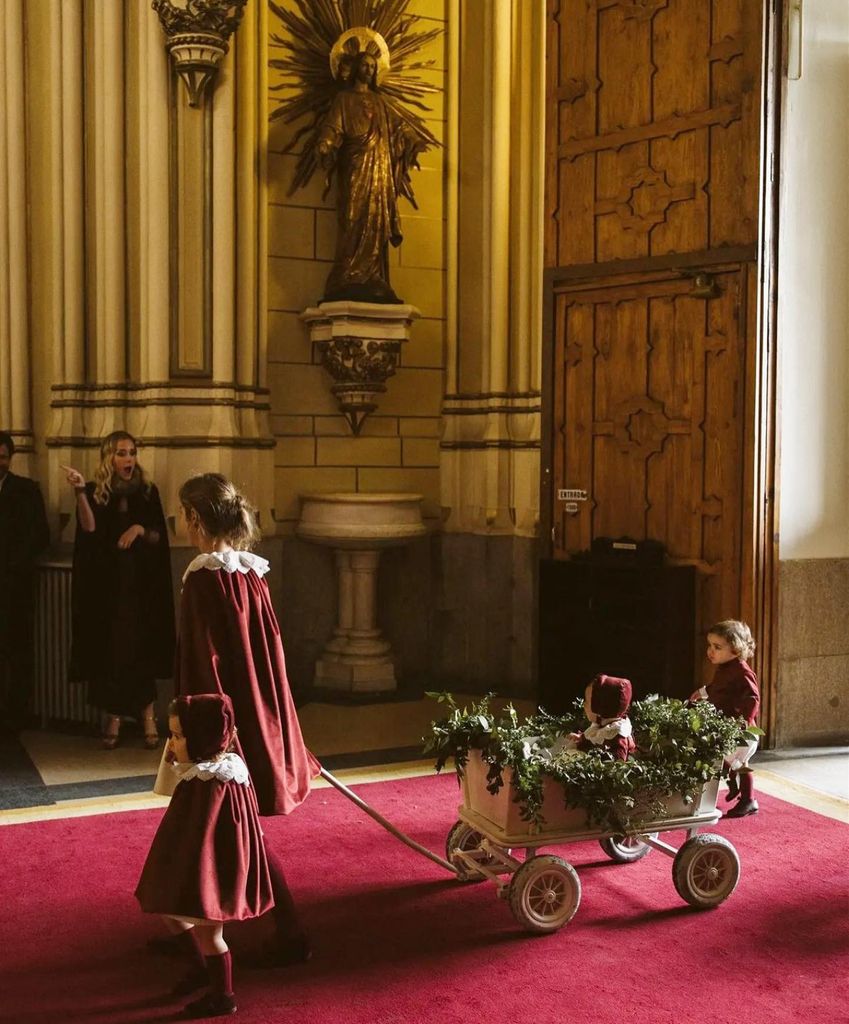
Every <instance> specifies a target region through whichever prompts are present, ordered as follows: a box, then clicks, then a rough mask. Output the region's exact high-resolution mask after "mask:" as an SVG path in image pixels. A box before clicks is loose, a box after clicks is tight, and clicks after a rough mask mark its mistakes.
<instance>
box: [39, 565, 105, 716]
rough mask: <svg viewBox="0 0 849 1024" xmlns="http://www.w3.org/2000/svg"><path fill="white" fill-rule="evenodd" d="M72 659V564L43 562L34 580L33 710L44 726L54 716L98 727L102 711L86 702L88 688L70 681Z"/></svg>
mask: <svg viewBox="0 0 849 1024" xmlns="http://www.w3.org/2000/svg"><path fill="white" fill-rule="evenodd" d="M70 658H71V565H70V562H61V561H56V562H43V563H41V564H40V565H39V566H38V570H37V573H36V581H35V692H34V694H33V702H34V706H33V711H34V712H35V713H36V714H37V715H39V716H40V718H41V725H42V728H43V727H45V726H46V725H47V723H48V722H49V721H50V720H51V719H52V720H56V721H62V722H80V723H86V724H91V725H95V726H99V724H100V712H99V711H97V709H96V708H93V707H91V706H90V705H89V704H88V703H87V702H86V691H87V687H86V685H85V684H81V683H69V682H68V664H69V662H70Z"/></svg>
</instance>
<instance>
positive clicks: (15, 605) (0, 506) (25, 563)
mask: <svg viewBox="0 0 849 1024" xmlns="http://www.w3.org/2000/svg"><path fill="white" fill-rule="evenodd" d="M14 454H15V442H14V441H13V440H12V437H11V435H10V434H7V433H6V432H5V431H0V730H2V731H4V732H10V731H11V732H16V731H18V730H20V729H21V728H22V727H23V726H24V725H25V724H26V722H27V719H28V717H29V702H30V696H31V694H32V680H33V671H32V669H33V596H34V584H35V560H36V558H37V557H38V556H39V555H40V554H41V552H42V551H43V550H44V549H45V548H46V547H47V545H48V544H49V543H50V530H49V528H48V526H47V516H46V515H45V512H44V500H43V498H42V497H41V491H40V490H39V487H38V484H37V483H35V481H33V480H29V479H28V478H27V477H25V476H17V475H16V474H15V473H12V472H11V471H10V466H11V463H12V456H13V455H14Z"/></svg>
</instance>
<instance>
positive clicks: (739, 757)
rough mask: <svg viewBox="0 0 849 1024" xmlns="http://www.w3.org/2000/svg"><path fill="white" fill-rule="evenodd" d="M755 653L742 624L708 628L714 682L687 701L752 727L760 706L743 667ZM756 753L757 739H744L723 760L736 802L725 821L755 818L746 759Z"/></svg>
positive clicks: (751, 676) (753, 684)
mask: <svg viewBox="0 0 849 1024" xmlns="http://www.w3.org/2000/svg"><path fill="white" fill-rule="evenodd" d="M754 653H755V641H754V640H753V639H752V632H751V630H750V629H749V627H748V626H747V625H746V623H745V622H738V621H737V620H736V619H725V620H724V621H723V622H717V623H716V625H715V626H711V628H710V629H709V630H708V633H707V658H708V661H709V662H710V663H711V665H715V666H716V671H715V672H714V674H713V679H712V680H711V682H709V683H708V685H707V686H703V687H702V688H701V689H699V690H696V692H695V693H694V694H692V695H691V697H690V700H692V701H697V700H709V701H710V702H711V704H713V705H714V706H715V707H717V708H718V709H719V710H720V711H721V712H722V713H723V714H724V715H727V716H728V717H729V718H745V720H746V724H747V725H754V723H755V719H756V718H757V716H758V711H759V710H760V706H761V693H760V690H759V688H758V677H757V676H756V675H755V673H754V672H753V671H752V669H751V668H750V667H749V666H748V665H747V664H746V659H747V658H751V656H752V655H753V654H754ZM757 749H758V741H757V738H755V737H751V736H750V735H747V741H746V743H744V744H743V745H742V746H740V747H738V748H737V749H736V750H735V751H734V753H733V754H731V756H730V757H727V758H726V759H725V764H726V766H727V767H728V769H729V771H728V795H727V799H729V800H734V799H736V798H737V797H738V796H739V800H737V803H736V804H735V805H734V807H732V808H731V810H729V811H726V812H725V817H726V818H744V817H746V815H748V814H757V812H758V802H757V800H755V785H754V779H753V777H752V769H751V768H750V767H749V759H750V758H751V756H752V755H753V754H754V752H755V751H756V750H757Z"/></svg>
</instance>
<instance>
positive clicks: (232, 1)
mask: <svg viewBox="0 0 849 1024" xmlns="http://www.w3.org/2000/svg"><path fill="white" fill-rule="evenodd" d="M246 3H247V0H153V4H152V6H153V9H154V11H156V13H157V14H158V15H159V20H160V22H161V23H162V28H163V29H164V30H165V34H166V35H167V36H168V42H167V43H166V44H165V48H166V50H167V51H168V53H169V54H170V55H171V60H172V61H173V63H174V68H175V70H176V72H177V74H178V75H179V76H180V77H181V78H182V79H183V81H184V82H185V84H186V88H187V89H188V91H189V106H190V107H197V106H198V105H199V103H200V100H201V97H202V96H203V94H204V91H205V90H206V87H207V84H208V83H209V81H210V80H211V79H212V77H213V76H214V75H215V74H216V72H217V71H218V65H219V64H220V63H221V59H222V57H223V56H224V55H225V54H226V53H227V50H228V49H229V46H228V42H227V41H228V40H229V38H230V36H231V35H232V34H233V33H234V32H235V31H236V29H237V28H238V27H239V23H240V22H241V20H242V14H243V12H244V7H245V4H246Z"/></svg>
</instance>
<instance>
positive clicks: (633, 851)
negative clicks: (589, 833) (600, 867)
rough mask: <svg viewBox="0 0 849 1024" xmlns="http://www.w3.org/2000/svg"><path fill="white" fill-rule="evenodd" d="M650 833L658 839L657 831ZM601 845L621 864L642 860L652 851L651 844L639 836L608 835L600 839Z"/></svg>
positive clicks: (653, 837)
mask: <svg viewBox="0 0 849 1024" xmlns="http://www.w3.org/2000/svg"><path fill="white" fill-rule="evenodd" d="M649 834H650V835H651V838H652V839H657V832H651V833H649ZM599 845H600V846H601V848H602V850H604V852H605V853H606V854H607V856H608V857H610V859H611V860H615V861H618V862H619V863H620V864H633V862H634V861H635V860H642V859H643V857H647V856H648V855H649V854H650V853H651V847H650V846H649V844H648V843H646V842H644V841H643V840H642V839H640V837H639V836H608V837H607V838H606V839H599Z"/></svg>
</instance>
